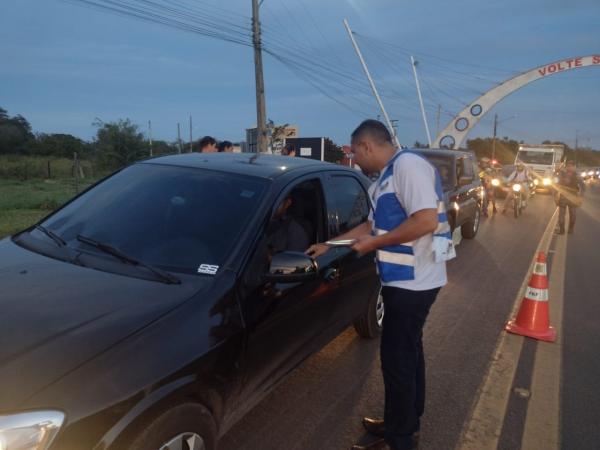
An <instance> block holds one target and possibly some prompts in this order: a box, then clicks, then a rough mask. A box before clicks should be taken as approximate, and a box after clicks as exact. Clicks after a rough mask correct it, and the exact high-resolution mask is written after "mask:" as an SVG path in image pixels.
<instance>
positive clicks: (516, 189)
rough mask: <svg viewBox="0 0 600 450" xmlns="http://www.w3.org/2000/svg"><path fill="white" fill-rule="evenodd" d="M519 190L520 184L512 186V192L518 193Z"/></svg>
mask: <svg viewBox="0 0 600 450" xmlns="http://www.w3.org/2000/svg"><path fill="white" fill-rule="evenodd" d="M520 190H521V185H520V184H513V191H515V192H519V191H520Z"/></svg>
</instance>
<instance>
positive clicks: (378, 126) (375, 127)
mask: <svg viewBox="0 0 600 450" xmlns="http://www.w3.org/2000/svg"><path fill="white" fill-rule="evenodd" d="M366 136H369V137H370V138H371V139H373V140H374V141H375V142H376V143H377V144H391V145H393V142H392V135H391V134H390V132H389V130H388V129H387V127H386V126H385V125H384V124H382V123H381V122H380V121H379V120H373V119H368V120H365V121H364V122H363V123H361V124H360V125H359V126H358V127H357V128H356V130H354V131H353V132H352V142H355V141H357V140H360V139H363V138H365V137H366Z"/></svg>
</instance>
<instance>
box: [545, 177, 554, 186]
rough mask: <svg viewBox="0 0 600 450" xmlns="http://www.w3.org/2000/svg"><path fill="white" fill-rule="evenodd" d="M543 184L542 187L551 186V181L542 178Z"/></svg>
mask: <svg viewBox="0 0 600 450" xmlns="http://www.w3.org/2000/svg"><path fill="white" fill-rule="evenodd" d="M543 183H544V186H550V185H551V184H552V179H551V178H544V180H543Z"/></svg>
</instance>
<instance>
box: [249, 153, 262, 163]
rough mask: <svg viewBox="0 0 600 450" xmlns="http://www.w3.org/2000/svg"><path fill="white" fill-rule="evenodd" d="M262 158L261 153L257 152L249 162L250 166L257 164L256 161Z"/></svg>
mask: <svg viewBox="0 0 600 450" xmlns="http://www.w3.org/2000/svg"><path fill="white" fill-rule="evenodd" d="M259 156H260V153H259V152H256V154H255V155H253V156H252V157H251V158H250V160H249V161H248V162H249V163H250V164H254V163H255V162H256V160H257V159H258V157H259Z"/></svg>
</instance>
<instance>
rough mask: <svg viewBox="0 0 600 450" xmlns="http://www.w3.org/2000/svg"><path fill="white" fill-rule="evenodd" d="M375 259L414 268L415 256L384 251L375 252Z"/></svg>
mask: <svg viewBox="0 0 600 450" xmlns="http://www.w3.org/2000/svg"><path fill="white" fill-rule="evenodd" d="M377 259H378V260H379V261H381V262H386V263H391V264H401V265H403V266H414V265H415V256H414V255H407V254H405V253H393V252H386V251H385V250H377Z"/></svg>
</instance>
